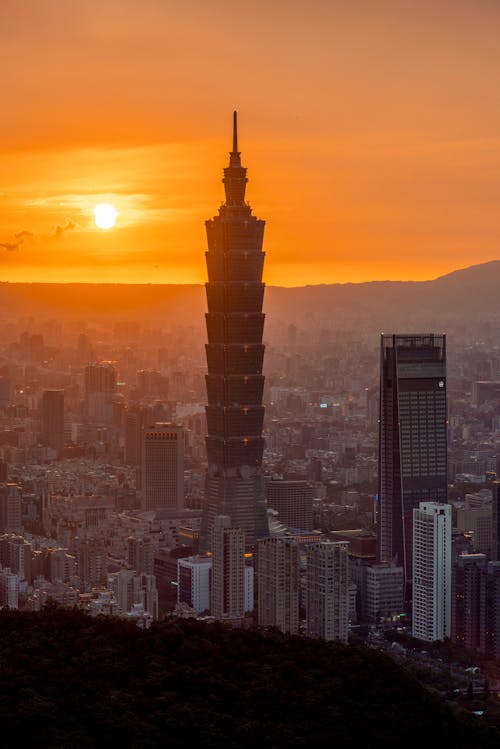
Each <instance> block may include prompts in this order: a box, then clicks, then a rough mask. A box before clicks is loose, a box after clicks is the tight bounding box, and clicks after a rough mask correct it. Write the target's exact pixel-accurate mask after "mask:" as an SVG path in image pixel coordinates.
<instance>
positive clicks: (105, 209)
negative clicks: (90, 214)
mask: <svg viewBox="0 0 500 749" xmlns="http://www.w3.org/2000/svg"><path fill="white" fill-rule="evenodd" d="M118 215H119V213H118V211H117V210H116V209H115V208H114V206H112V205H111V204H110V203H99V205H96V207H95V208H94V218H95V223H96V226H98V227H99V229H111V228H112V227H113V226H114V225H115V224H116V217H117V216H118Z"/></svg>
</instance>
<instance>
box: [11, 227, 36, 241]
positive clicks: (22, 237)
mask: <svg viewBox="0 0 500 749" xmlns="http://www.w3.org/2000/svg"><path fill="white" fill-rule="evenodd" d="M14 236H15V238H16V239H19V240H21V243H22V242H24V240H25V239H28V238H29V237H34V236H35V235H34V234H33V232H32V231H28V230H27V229H22V231H17V232H15V234H14Z"/></svg>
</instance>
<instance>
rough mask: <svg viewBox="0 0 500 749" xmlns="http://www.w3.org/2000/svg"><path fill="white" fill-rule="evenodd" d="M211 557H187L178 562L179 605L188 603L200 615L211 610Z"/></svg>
mask: <svg viewBox="0 0 500 749" xmlns="http://www.w3.org/2000/svg"><path fill="white" fill-rule="evenodd" d="M211 575H212V559H211V557H199V556H194V557H187V558H185V559H179V560H178V561H177V603H186V604H187V605H188V606H189V607H190V608H192V609H194V610H195V611H196V612H197V613H198V614H201V613H202V612H203V611H209V609H210V578H211Z"/></svg>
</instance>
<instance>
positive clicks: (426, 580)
mask: <svg viewBox="0 0 500 749" xmlns="http://www.w3.org/2000/svg"><path fill="white" fill-rule="evenodd" d="M451 525H452V521H451V505H448V504H441V503H438V502H421V503H420V506H419V507H418V508H415V509H414V510H413V629H412V634H413V636H414V637H418V638H419V639H420V640H426V641H427V642H431V641H433V640H444V638H445V637H450V635H451Z"/></svg>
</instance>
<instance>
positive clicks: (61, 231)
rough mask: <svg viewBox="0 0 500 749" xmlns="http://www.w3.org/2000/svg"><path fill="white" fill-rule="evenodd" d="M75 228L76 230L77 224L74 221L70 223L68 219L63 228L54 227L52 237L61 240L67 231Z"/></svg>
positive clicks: (58, 225)
mask: <svg viewBox="0 0 500 749" xmlns="http://www.w3.org/2000/svg"><path fill="white" fill-rule="evenodd" d="M75 228H76V224H75V222H74V221H70V220H69V219H66V222H65V223H64V224H63V225H62V226H61V224H57V226H55V227H54V230H53V232H52V235H51V236H52V237H53V238H54V239H59V238H60V237H62V235H63V234H65V233H66V232H67V231H72V230H73V229H75Z"/></svg>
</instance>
